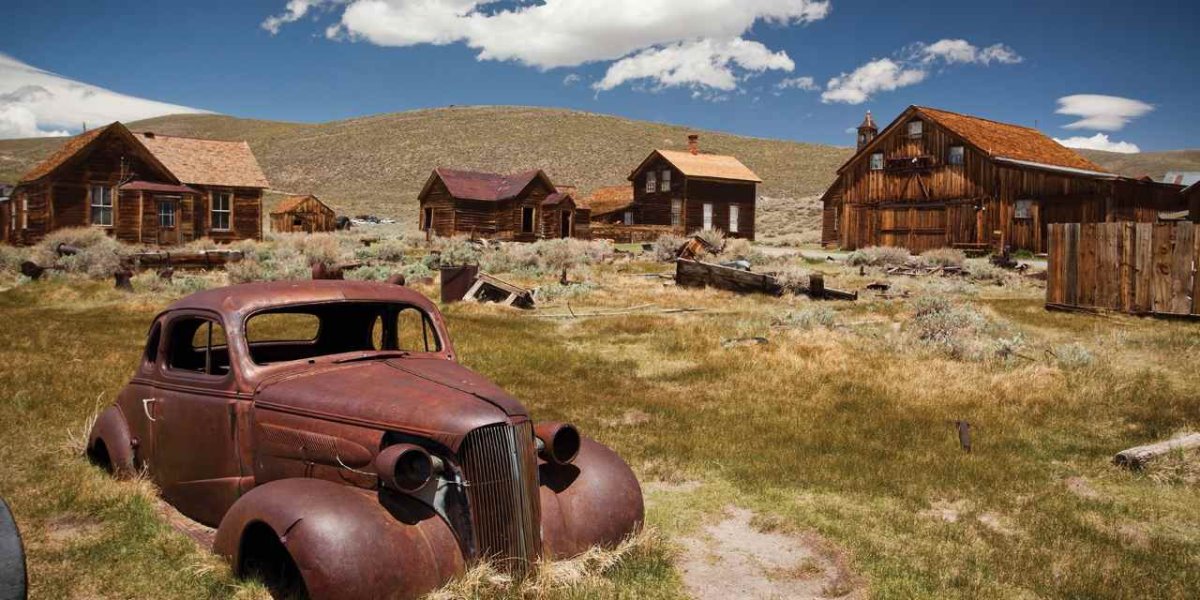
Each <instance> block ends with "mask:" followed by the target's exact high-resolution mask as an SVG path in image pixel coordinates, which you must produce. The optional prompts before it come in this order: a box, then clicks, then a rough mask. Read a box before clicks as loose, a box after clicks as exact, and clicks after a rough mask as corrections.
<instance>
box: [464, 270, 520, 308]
mask: <svg viewBox="0 0 1200 600" xmlns="http://www.w3.org/2000/svg"><path fill="white" fill-rule="evenodd" d="M463 300H469V301H472V302H497V303H500V304H503V305H505V306H515V307H517V308H525V309H530V308H533V307H534V305H535V301H534V299H533V290H530V289H527V288H523V287H521V286H517V285H513V284H511V283H509V282H507V281H504V280H503V279H500V278H498V277H493V276H492V275H488V274H487V273H479V274H477V275H476V276H475V282H474V283H473V284H472V285H471V287H470V289H468V290H467V291H466V293H465V294H464V295H463Z"/></svg>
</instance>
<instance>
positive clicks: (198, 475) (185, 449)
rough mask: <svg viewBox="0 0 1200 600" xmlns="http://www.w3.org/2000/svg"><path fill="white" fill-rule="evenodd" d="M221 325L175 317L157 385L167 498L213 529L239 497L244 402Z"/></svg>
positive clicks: (192, 315)
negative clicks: (240, 425)
mask: <svg viewBox="0 0 1200 600" xmlns="http://www.w3.org/2000/svg"><path fill="white" fill-rule="evenodd" d="M224 331H225V328H224V327H223V325H222V322H221V320H220V318H219V317H218V316H217V315H215V314H211V313H206V312H199V311H197V312H184V313H181V314H176V315H173V316H172V318H171V319H170V320H169V321H168V323H167V329H166V343H165V344H164V347H165V348H164V352H165V356H164V357H163V361H162V363H163V366H162V370H161V372H160V377H159V378H158V382H157V384H156V386H155V390H154V391H155V396H154V398H153V399H152V400H151V402H152V403H153V404H154V407H153V411H152V414H153V416H154V438H155V439H154V450H153V452H154V461H153V466H152V468H151V472H152V473H153V475H154V479H155V482H156V483H158V485H159V487H160V488H161V489H162V494H163V498H165V499H166V500H167V501H168V502H169V503H171V504H172V505H173V506H175V508H177V509H179V511H180V512H182V513H183V514H185V515H187V516H188V517H191V518H192V519H195V520H196V521H199V522H201V523H204V524H205V525H209V526H216V525H217V524H219V523H220V520H221V517H222V516H224V514H225V511H226V510H227V509H228V508H229V506H230V505H232V504H233V502H234V501H235V500H236V499H237V498H238V496H239V495H240V487H241V484H242V475H243V472H244V469H243V465H242V464H241V461H240V458H239V457H240V453H239V452H238V442H239V440H238V427H237V425H238V423H237V420H238V412H239V411H238V410H237V404H238V403H239V402H245V400H239V397H238V394H237V389H236V385H235V377H234V373H233V371H232V365H231V361H230V355H229V344H228V343H227V340H226V338H225V335H224Z"/></svg>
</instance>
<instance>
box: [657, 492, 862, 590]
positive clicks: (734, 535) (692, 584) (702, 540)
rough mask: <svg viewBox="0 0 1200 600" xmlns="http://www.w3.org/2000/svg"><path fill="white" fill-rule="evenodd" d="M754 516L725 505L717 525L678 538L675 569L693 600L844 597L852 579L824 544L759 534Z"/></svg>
mask: <svg viewBox="0 0 1200 600" xmlns="http://www.w3.org/2000/svg"><path fill="white" fill-rule="evenodd" d="M753 516H754V514H753V513H752V512H751V511H749V510H745V509H741V508H735V507H729V508H726V510H725V512H724V514H723V515H722V516H720V517H719V520H717V521H716V522H713V523H710V524H709V525H706V526H705V527H704V528H703V529H702V530H701V531H700V532H698V533H697V534H695V535H694V536H691V537H688V538H685V539H682V540H680V543H681V545H682V546H683V548H684V550H683V554H682V556H681V557H680V559H679V564H678V566H679V571H680V574H681V575H682V577H683V582H684V585H685V586H686V587H687V589H688V592H689V593H691V595H692V596H693V597H694V598H696V599H697V600H730V599H732V598H747V599H762V600H766V599H776V598H842V597H847V596H848V595H850V593H851V592H852V591H853V588H854V586H853V577H852V575H851V574H850V573H849V571H848V570H847V569H846V568H845V567H844V565H842V563H841V561H840V560H839V559H838V558H837V556H836V555H834V554H832V553H830V552H828V551H827V550H826V548H827V547H828V546H827V544H825V543H824V542H822V541H821V540H818V539H817V538H815V537H808V538H801V537H795V536H790V535H784V534H781V533H775V532H766V533H764V532H760V531H757V530H755V528H754V527H753V526H752V525H751V524H750V521H751V519H752V518H753Z"/></svg>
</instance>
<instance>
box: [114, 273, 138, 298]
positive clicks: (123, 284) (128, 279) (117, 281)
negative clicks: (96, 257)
mask: <svg viewBox="0 0 1200 600" xmlns="http://www.w3.org/2000/svg"><path fill="white" fill-rule="evenodd" d="M113 281H114V286H113V287H115V288H116V289H118V290H121V291H124V292H132V291H133V271H131V270H129V269H126V268H120V269H117V270H116V271H113Z"/></svg>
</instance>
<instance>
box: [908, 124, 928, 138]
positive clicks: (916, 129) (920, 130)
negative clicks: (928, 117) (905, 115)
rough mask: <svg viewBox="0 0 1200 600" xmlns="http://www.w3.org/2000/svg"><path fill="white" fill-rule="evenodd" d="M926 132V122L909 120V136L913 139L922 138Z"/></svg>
mask: <svg viewBox="0 0 1200 600" xmlns="http://www.w3.org/2000/svg"><path fill="white" fill-rule="evenodd" d="M924 133H925V123H924V122H923V121H909V123H908V137H909V138H911V139H917V138H920V137H921V136H922V135H923V134H924Z"/></svg>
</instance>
